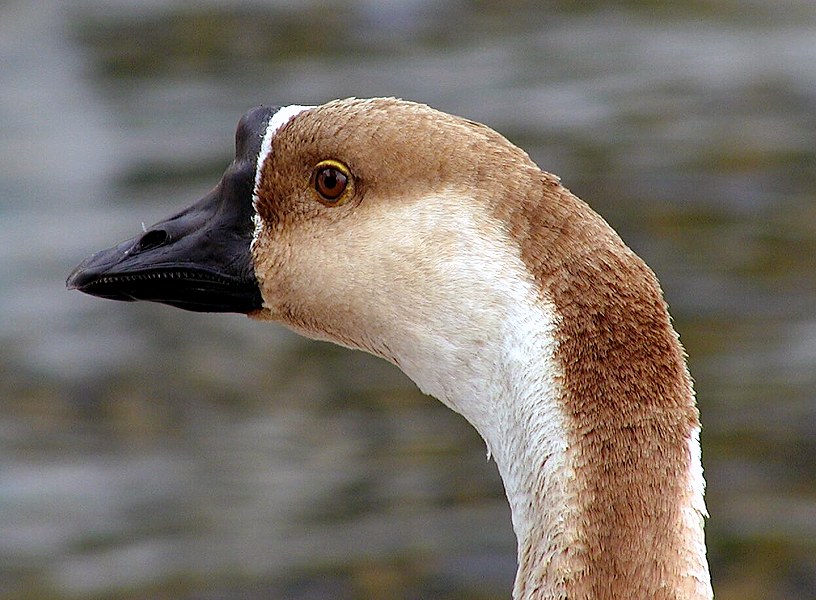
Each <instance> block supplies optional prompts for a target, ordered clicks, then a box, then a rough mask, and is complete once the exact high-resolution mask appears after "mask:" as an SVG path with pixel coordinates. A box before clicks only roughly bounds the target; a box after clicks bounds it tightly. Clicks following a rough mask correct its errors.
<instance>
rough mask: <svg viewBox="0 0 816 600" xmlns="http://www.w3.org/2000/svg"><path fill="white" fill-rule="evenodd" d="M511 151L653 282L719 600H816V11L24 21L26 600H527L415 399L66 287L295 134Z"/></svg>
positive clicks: (17, 216)
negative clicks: (428, 134) (693, 405)
mask: <svg viewBox="0 0 816 600" xmlns="http://www.w3.org/2000/svg"><path fill="white" fill-rule="evenodd" d="M351 95H356V96H376V95H396V96H401V97H405V98H408V99H413V100H419V101H423V102H427V103H429V104H431V105H433V106H435V107H437V108H440V109H442V110H445V111H448V112H452V113H456V114H460V115H464V116H467V117H469V118H472V119H476V120H478V121H482V122H485V123H487V124H489V125H491V126H492V127H494V128H495V129H498V130H499V131H501V132H502V133H504V134H505V135H506V136H507V137H509V138H510V139H511V140H513V141H514V142H516V143H517V144H518V145H520V146H522V147H524V148H525V149H527V150H528V151H529V152H530V154H531V155H532V157H533V159H534V160H536V162H538V163H539V164H540V165H542V167H544V168H545V169H547V170H550V171H553V172H555V173H558V174H559V175H560V176H561V177H562V178H563V180H564V182H565V184H566V185H567V186H568V187H569V188H571V189H572V190H573V191H574V192H576V193H577V194H578V195H580V196H581V197H583V198H584V199H585V200H587V201H588V202H589V203H590V204H591V205H592V206H594V207H595V208H596V210H598V211H599V212H600V213H602V214H603V215H604V216H605V217H606V218H607V219H608V220H609V221H610V222H611V223H612V225H613V226H614V227H615V228H616V229H618V231H619V232H620V233H621V234H622V235H623V237H624V239H625V240H627V242H628V243H629V244H630V245H631V246H632V247H633V248H634V249H635V250H636V251H637V252H638V253H639V254H641V255H642V256H643V257H644V258H645V259H646V260H647V262H649V264H650V265H651V266H652V267H653V268H654V269H655V270H656V271H657V273H658V275H659V277H660V279H661V281H662V283H663V286H664V289H665V292H666V296H667V298H668V301H669V303H670V304H671V307H672V312H673V316H674V319H675V324H676V326H677V328H678V330H679V331H680V333H681V336H682V339H683V342H684V343H685V345H686V348H687V350H688V353H689V355H690V365H691V370H692V373H693V375H694V377H695V379H696V389H697V395H698V398H699V404H700V409H701V412H702V418H703V423H704V431H703V440H702V443H703V460H704V463H705V469H706V476H707V479H708V495H707V499H708V506H709V510H710V512H711V514H712V516H711V519H710V520H709V522H708V526H707V535H708V542H709V555H710V559H711V569H712V576H713V581H714V587H715V590H716V593H717V597H718V598H719V599H720V600H729V599H740V600H751V599H754V598H757V599H758V598H763V599H775V598H779V599H783V598H784V599H795V598H816V369H815V368H814V367H816V268H814V267H816V202H815V201H814V200H815V197H814V196H815V195H816V5H815V4H814V3H813V2H812V1H809V0H800V1H797V0H774V1H773V2H771V1H764V2H762V1H753V2H752V1H737V0H699V1H692V2H684V3H662V2H637V1H632V2H620V3H617V4H612V3H593V2H584V3H571V2H554V3H540V2H525V1H522V0H518V1H511V2H489V1H484V0H482V1H478V0H472V1H466V0H446V1H432V0H408V1H405V2H402V1H397V0H393V1H388V2H377V1H375V0H355V1H352V2H346V3H342V2H328V1H323V0H308V1H305V2H299V1H294V0H277V1H273V2H261V1H260V0H259V1H241V2H229V1H227V0H223V1H217V0H210V1H207V2H201V3H186V2H182V1H181V0H146V1H143V2H132V1H127V0H80V1H74V2H63V1H59V0H51V1H48V0H38V1H36V2H30V1H27V0H3V1H0V281H2V284H0V599H2V600H18V599H19V600H22V599H26V600H45V599H61V600H62V599H65V600H72V599H80V598H81V599H139V598H159V599H162V598H166V599H170V598H173V599H175V598H179V599H200V600H215V599H219V600H221V599H223V600H233V599H243V600H250V599H252V600H254V599H261V598H294V599H312V598H340V599H363V598H380V599H386V600H388V599H403V598H404V599H409V598H410V599H413V598H427V599H443V598H444V599H453V598H473V599H477V600H478V599H488V598H507V597H509V589H510V586H511V582H512V579H513V575H514V572H515V540H514V537H513V534H512V530H511V525H510V518H509V510H508V508H507V507H506V504H505V501H504V498H503V494H502V490H501V484H500V481H499V479H498V476H497V474H496V472H495V466H494V465H493V464H492V463H491V462H488V461H487V460H486V459H485V448H484V445H483V444H482V442H481V441H480V439H479V438H478V436H477V435H476V433H475V432H474V431H473V430H471V429H470V427H469V426H468V425H467V424H466V423H465V422H464V421H463V420H462V419H461V418H459V417H458V416H457V415H455V414H453V413H452V412H450V411H448V410H447V409H445V408H443V407H442V405H441V404H439V403H437V402H436V401H435V400H433V399H430V398H426V397H424V396H422V395H421V394H420V393H419V392H418V391H417V390H416V389H415V388H414V386H413V385H412V384H411V382H409V381H408V380H407V379H406V378H405V377H403V376H402V375H401V374H400V373H399V372H398V371H397V370H396V369H394V368H392V367H391V366H389V365H387V364H385V363H384V362H382V361H378V360H375V359H373V358H370V357H368V356H366V355H363V354H361V353H354V352H350V351H346V350H342V349H339V348H335V347H333V346H330V345H327V344H320V343H315V342H308V341H306V340H303V339H300V338H298V337H296V336H294V335H293V334H290V333H288V332H286V331H283V330H282V329H281V328H278V327H275V326H272V325H265V324H258V323H255V322H251V321H249V320H248V319H245V318H243V317H240V316H230V315H218V316H215V315H209V316H208V315H198V314H188V313H184V312H182V311H178V310H175V309H171V308H168V307H164V306H158V305H148V304H131V305H127V304H121V303H114V302H108V301H102V300H98V299H93V298H90V297H88V296H83V295H81V294H79V293H76V292H74V293H69V292H67V291H66V290H65V289H64V279H65V277H66V275H67V274H68V272H69V271H70V270H71V268H72V267H73V266H74V265H75V264H76V263H77V262H78V261H79V260H80V259H81V258H83V257H84V256H85V255H87V254H89V253H90V252H92V251H95V250H98V249H100V248H102V247H107V246H108V245H111V244H112V243H114V242H116V241H119V240H121V239H124V238H127V237H130V236H132V235H134V234H135V233H138V232H139V230H140V228H141V225H142V223H144V224H148V225H149V224H150V223H153V222H155V221H157V220H159V219H161V218H163V217H164V216H166V215H167V214H168V213H169V212H170V211H175V210H178V209H180V208H182V207H184V206H186V205H187V204H188V203H190V202H191V201H192V200H194V199H196V198H198V197H200V196H201V195H202V194H203V193H205V192H206V191H207V190H208V189H209V188H210V187H211V186H212V185H214V184H215V182H216V181H217V179H218V178H219V176H220V174H221V172H222V170H223V169H224V168H225V166H226V165H227V164H228V163H229V162H230V160H231V158H232V151H233V149H232V136H233V133H234V127H235V124H236V122H237V120H238V118H239V117H240V116H241V114H242V113H243V112H244V111H245V110H246V109H247V108H249V107H251V106H254V105H257V104H261V103H267V104H290V103H321V102H324V101H326V100H329V99H332V98H336V97H345V96H351Z"/></svg>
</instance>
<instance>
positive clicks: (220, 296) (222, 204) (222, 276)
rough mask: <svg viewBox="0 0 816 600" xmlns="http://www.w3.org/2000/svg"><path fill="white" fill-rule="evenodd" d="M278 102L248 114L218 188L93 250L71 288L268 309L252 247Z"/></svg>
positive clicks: (183, 304)
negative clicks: (269, 129)
mask: <svg viewBox="0 0 816 600" xmlns="http://www.w3.org/2000/svg"><path fill="white" fill-rule="evenodd" d="M276 110H277V109H276V108H273V107H259V108H255V109H253V110H251V111H250V112H248V113H247V114H245V115H244V116H243V118H242V119H241V122H240V123H239V124H238V131H237V132H236V135H235V160H234V161H233V163H232V164H231V165H230V166H229V168H228V169H227V171H226V172H225V173H224V176H223V177H222V178H221V181H220V182H219V183H218V185H217V186H216V188H215V189H214V190H213V191H212V192H210V193H209V194H207V195H206V196H205V197H204V198H202V199H201V200H199V201H198V202H197V203H195V204H194V205H193V206H191V207H190V208H188V209H186V210H184V211H182V212H180V213H178V214H177V215H175V216H173V217H170V218H169V219H167V220H165V221H162V222H160V223H156V224H155V225H153V226H152V227H150V228H148V229H147V231H145V232H144V233H142V234H141V235H138V236H136V237H134V238H131V239H130V240H127V241H126V242H122V243H121V244H118V245H117V246H114V247H113V248H108V249H107V250H102V251H101V252H97V253H96V254H94V255H92V256H89V257H88V258H86V259H85V260H84V261H82V263H81V264H80V265H79V266H77V267H76V269H74V271H73V272H72V273H71V275H70V276H69V277H68V281H67V282H66V284H67V286H68V288H69V289H77V290H79V291H81V292H85V293H86V294H91V295H92V296H99V297H100V298H110V299H112V300H126V301H133V300H148V301H151V302H161V303H163V304H169V305H171V306H176V307H178V308H183V309H185V310H192V311H198V312H236V313H249V312H252V311H254V310H257V309H260V308H261V305H262V300H261V293H260V290H259V288H258V282H257V280H256V279H255V273H254V269H253V265H252V255H251V253H250V244H251V242H252V235H253V231H254V224H253V222H252V217H253V215H254V209H253V207H252V191H253V187H254V183H255V165H256V162H257V159H258V152H259V151H260V146H261V141H262V139H263V135H264V132H265V130H266V125H267V123H268V122H269V119H270V117H271V116H272V115H273V114H274V113H275V111H276Z"/></svg>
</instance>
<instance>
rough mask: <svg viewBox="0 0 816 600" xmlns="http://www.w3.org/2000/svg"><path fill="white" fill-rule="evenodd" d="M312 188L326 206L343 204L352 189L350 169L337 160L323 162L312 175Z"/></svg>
mask: <svg viewBox="0 0 816 600" xmlns="http://www.w3.org/2000/svg"><path fill="white" fill-rule="evenodd" d="M312 187H313V188H314V190H315V192H317V196H318V198H319V199H320V201H321V202H323V203H324V204H328V205H331V206H336V205H338V204H342V203H343V201H344V200H345V199H346V196H348V195H349V190H350V188H351V174H350V173H349V170H348V167H346V165H344V164H343V163H341V162H338V161H336V160H324V161H321V162H320V163H318V164H317V166H316V167H315V168H314V171H313V173H312Z"/></svg>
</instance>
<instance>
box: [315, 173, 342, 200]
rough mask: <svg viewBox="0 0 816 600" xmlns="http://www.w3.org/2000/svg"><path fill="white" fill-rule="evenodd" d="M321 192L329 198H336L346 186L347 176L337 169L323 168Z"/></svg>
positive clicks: (320, 181)
mask: <svg viewBox="0 0 816 600" xmlns="http://www.w3.org/2000/svg"><path fill="white" fill-rule="evenodd" d="M318 183H319V184H320V189H319V191H320V193H321V194H323V195H324V196H326V197H327V198H329V199H332V200H333V199H335V198H337V197H338V196H339V195H340V194H342V193H343V189H344V188H345V187H346V176H345V175H343V174H342V173H341V172H340V171H338V170H337V169H323V170H322V171H321V172H320V178H319V180H318Z"/></svg>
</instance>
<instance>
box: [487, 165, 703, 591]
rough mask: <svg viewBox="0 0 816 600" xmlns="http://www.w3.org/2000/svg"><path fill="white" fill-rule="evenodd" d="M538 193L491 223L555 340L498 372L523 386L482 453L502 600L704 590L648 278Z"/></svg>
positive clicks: (688, 395)
mask: <svg viewBox="0 0 816 600" xmlns="http://www.w3.org/2000/svg"><path fill="white" fill-rule="evenodd" d="M544 190H545V192H544V198H543V200H542V199H541V198H537V199H536V200H535V201H536V202H538V203H541V202H544V203H545V204H546V205H547V208H546V209H545V210H541V208H540V205H539V210H537V211H529V212H527V213H525V212H524V211H518V212H516V213H515V214H514V215H509V216H508V215H505V216H504V218H505V220H506V221H509V223H510V229H511V231H512V232H513V233H514V235H515V236H516V237H517V239H520V240H521V244H520V245H521V258H522V261H523V262H524V263H525V266H526V268H527V270H528V272H531V273H533V275H534V278H535V280H536V282H537V284H538V285H539V286H540V290H541V296H542V297H544V298H546V299H547V302H546V305H545V310H544V312H545V313H549V315H550V316H549V317H548V319H549V320H550V321H551V322H552V323H554V327H553V329H554V335H555V340H556V342H555V344H554V351H552V352H544V353H540V354H538V355H535V354H530V355H528V356H529V357H530V362H529V364H527V365H523V366H522V368H521V369H518V368H515V366H514V365H510V366H508V367H506V369H505V372H504V377H506V378H507V379H508V380H510V381H515V382H517V383H516V384H515V386H513V385H511V386H510V387H511V388H512V387H515V388H516V389H519V390H521V389H525V390H526V391H525V392H524V394H521V395H520V396H519V397H518V399H517V400H515V401H514V402H515V406H514V413H513V414H514V415H515V419H516V422H518V423H521V424H523V428H524V429H525V430H526V431H527V435H526V436H515V437H511V438H509V439H508V445H509V448H507V449H506V451H505V452H504V453H503V456H502V457H501V458H500V456H499V453H497V457H496V458H497V463H499V469H500V471H501V473H502V476H503V478H504V481H505V485H506V488H507V494H508V498H509V499H510V503H511V507H512V509H513V520H514V525H515V528H516V533H517V536H518V538H519V571H518V576H517V580H516V586H515V590H514V597H516V598H531V599H532V598H561V597H564V598H593V599H603V598H666V599H669V598H672V599H674V598H683V599H689V598H711V597H712V595H713V594H712V590H711V584H710V579H709V574H708V564H707V561H706V556H705V540H704V534H703V518H704V516H705V504H704V501H703V490H704V481H703V474H702V467H701V463H700V447H699V420H698V413H697V409H696V406H695V402H694V396H693V391H692V388H691V382H690V379H689V375H688V372H687V370H686V366H685V358H684V353H683V349H682V347H681V346H680V343H679V341H678V339H677V335H676V333H675V332H674V330H673V328H672V327H671V324H670V321H669V315H668V312H667V309H666V305H665V302H664V301H663V298H662V292H661V290H660V287H659V284H658V283H657V280H656V278H655V277H654V274H653V273H652V272H651V270H650V269H649V268H648V267H647V266H646V265H645V264H644V263H643V262H642V261H641V260H640V259H639V258H638V257H637V256H635V255H634V253H632V252H631V251H630V250H629V249H628V248H627V247H626V246H625V245H624V244H623V242H621V240H620V238H619V237H618V236H617V234H615V233H614V231H612V229H611V228H610V227H609V226H608V225H607V224H606V223H605V222H604V221H603V220H602V219H601V218H600V217H598V216H597V215H596V214H595V213H593V212H592V211H591V210H589V208H588V207H587V206H586V205H585V204H584V203H582V202H581V201H580V200H578V199H577V198H575V197H574V196H572V195H571V194H569V192H567V191H566V190H565V189H564V188H562V187H561V186H559V185H558V184H557V183H556V182H553V181H546V182H545V185H544ZM542 213H543V214H546V215H547V216H548V218H549V219H550V222H549V223H543V224H542V223H540V222H534V221H530V220H529V219H528V218H526V217H525V216H524V215H525V214H526V215H531V214H538V215H540V214H542ZM532 335H534V336H535V335H536V334H532ZM538 335H540V333H539V334H538ZM545 335H549V333H548V332H546V330H545ZM536 373H539V374H540V373H548V374H549V373H555V374H556V375H555V376H553V375H548V376H546V377H542V376H540V375H539V376H536ZM525 384H529V387H525ZM531 396H532V397H534V398H537V399H538V401H533V402H531V401H530V397H531ZM554 413H557V414H558V416H559V417H560V418H559V419H553V414H554ZM533 448H539V450H538V451H536V450H533ZM542 449H543V450H542ZM553 450H555V452H554V451H553ZM536 452H538V455H536ZM531 459H532V460H531ZM501 461H506V463H505V464H502V463H501ZM530 490H531V491H530Z"/></svg>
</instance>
